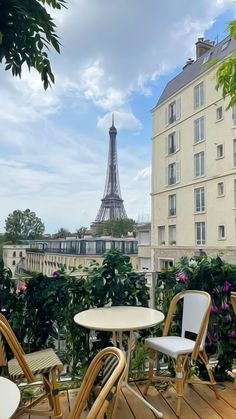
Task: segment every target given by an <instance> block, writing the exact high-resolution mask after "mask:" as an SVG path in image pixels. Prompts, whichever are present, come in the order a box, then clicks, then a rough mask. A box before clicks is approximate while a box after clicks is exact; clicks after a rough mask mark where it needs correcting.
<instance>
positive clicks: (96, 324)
mask: <svg viewBox="0 0 236 419" xmlns="http://www.w3.org/2000/svg"><path fill="white" fill-rule="evenodd" d="M164 318H165V317H164V314H163V313H161V312H160V311H158V310H154V309H152V308H147V307H139V306H112V307H99V308H92V309H90V310H85V311H81V312H80V313H78V314H76V315H75V316H74V321H75V322H76V323H77V324H79V325H80V326H83V327H86V328H87V329H90V330H102V331H109V332H112V333H113V343H114V345H117V340H119V347H120V348H121V349H122V350H123V349H124V348H123V344H122V342H123V333H124V332H128V350H127V352H126V359H127V366H128V368H127V371H129V364H130V356H131V351H132V343H133V340H134V334H133V332H134V331H135V330H141V329H148V328H150V327H153V326H156V325H158V324H160V323H162V322H163V320H164ZM124 385H125V386H126V387H128V389H129V390H130V391H131V392H132V393H133V394H135V396H136V397H138V398H139V399H140V400H141V401H142V402H143V403H145V404H146V405H147V406H148V407H149V408H150V409H151V410H152V411H153V412H154V413H155V414H156V415H158V416H159V417H163V414H162V412H159V411H158V410H157V409H155V408H154V407H153V406H152V405H151V404H150V403H148V402H147V401H146V400H145V399H144V398H143V397H142V396H141V395H139V394H138V393H136V391H134V390H133V388H132V387H130V386H129V384H128V372H127V376H126V378H125V382H124Z"/></svg>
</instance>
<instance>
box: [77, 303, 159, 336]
mask: <svg viewBox="0 0 236 419" xmlns="http://www.w3.org/2000/svg"><path fill="white" fill-rule="evenodd" d="M163 320H164V314H163V313H161V312H160V311H158V310H153V309H152V308H146V307H138V306H112V307H101V308H100V307H99V308H92V309H90V310H85V311H81V312H80V313H78V314H76V315H75V316H74V321H75V322H76V323H78V324H79V325H80V326H84V327H86V328H87V329H91V330H106V331H129V330H139V329H146V328H148V327H152V326H155V325H157V324H159V323H161V322H162V321H163Z"/></svg>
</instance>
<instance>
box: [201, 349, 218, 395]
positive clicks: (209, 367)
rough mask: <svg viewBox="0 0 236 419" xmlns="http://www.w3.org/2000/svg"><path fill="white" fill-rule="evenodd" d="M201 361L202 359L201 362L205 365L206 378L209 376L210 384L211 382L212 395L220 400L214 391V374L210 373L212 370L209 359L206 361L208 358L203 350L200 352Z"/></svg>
mask: <svg viewBox="0 0 236 419" xmlns="http://www.w3.org/2000/svg"><path fill="white" fill-rule="evenodd" d="M202 359H203V361H204V363H205V366H206V369H207V373H208V376H209V379H210V382H211V388H212V390H213V391H214V393H215V395H216V398H217V399H220V396H219V394H218V392H217V390H216V386H215V385H216V381H215V377H214V374H213V372H212V368H211V366H210V365H209V359H208V356H207V353H206V350H205V349H203V351H202Z"/></svg>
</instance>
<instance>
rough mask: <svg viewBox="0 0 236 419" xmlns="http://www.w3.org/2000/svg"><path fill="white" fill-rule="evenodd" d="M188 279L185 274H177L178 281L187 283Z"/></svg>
mask: <svg viewBox="0 0 236 419" xmlns="http://www.w3.org/2000/svg"><path fill="white" fill-rule="evenodd" d="M187 279H188V276H187V275H186V274H185V273H184V272H178V273H177V281H180V282H185V281H187Z"/></svg>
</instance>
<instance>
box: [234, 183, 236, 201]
mask: <svg viewBox="0 0 236 419" xmlns="http://www.w3.org/2000/svg"><path fill="white" fill-rule="evenodd" d="M234 208H236V179H234Z"/></svg>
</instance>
